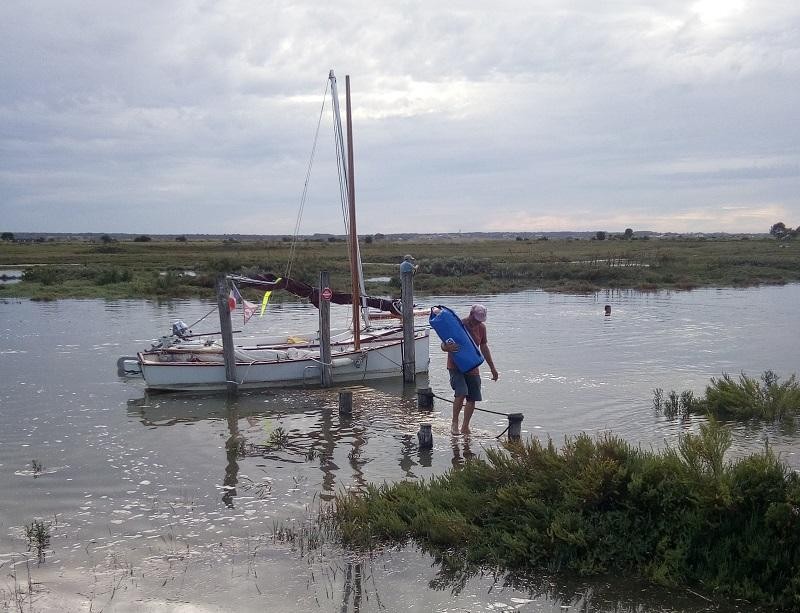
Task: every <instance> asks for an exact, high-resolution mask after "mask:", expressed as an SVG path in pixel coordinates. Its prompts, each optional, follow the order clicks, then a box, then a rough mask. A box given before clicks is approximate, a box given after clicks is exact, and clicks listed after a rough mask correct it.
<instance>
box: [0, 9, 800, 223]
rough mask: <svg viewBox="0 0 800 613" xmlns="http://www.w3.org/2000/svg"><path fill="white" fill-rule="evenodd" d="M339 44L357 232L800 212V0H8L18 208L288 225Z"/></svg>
mask: <svg viewBox="0 0 800 613" xmlns="http://www.w3.org/2000/svg"><path fill="white" fill-rule="evenodd" d="M445 5H447V6H449V7H452V8H440V7H444V6H445ZM331 68H333V69H334V70H335V71H336V74H337V76H338V77H339V87H340V89H341V96H342V104H344V100H343V96H344V75H345V74H349V75H351V81H352V92H353V111H354V138H355V155H356V160H355V177H356V202H357V207H358V231H359V233H360V234H371V233H376V232H382V233H393V232H454V231H459V230H460V231H465V232H466V231H549V230H550V231H554V230H588V231H595V230H608V231H622V230H624V229H625V228H627V227H631V228H633V229H634V230H637V229H641V230H644V229H648V230H656V231H676V232H687V231H700V232H711V231H728V232H739V231H743V232H766V231H767V230H768V229H769V227H770V226H771V225H772V224H773V223H775V222H776V221H784V222H785V223H786V224H787V225H788V226H792V227H794V226H798V225H800V2H797V0H761V1H759V2H755V1H751V0H699V1H681V0H654V1H651V2H631V1H627V0H607V1H605V2H598V1H597V0H577V1H572V2H570V1H568V0H552V1H534V0H530V1H525V0H521V1H518V2H513V1H503V0H499V1H498V0H494V1H493V2H486V1H480V2H478V1H475V2H453V3H436V2H404V1H393V2H383V1H358V0H345V1H339V2H336V3H328V2H325V3H315V2H269V1H264V0H251V1H249V2H247V1H239V0H213V1H212V0H208V1H200V0H150V1H145V0H138V1H135V2H124V1H113V2H109V1H108V0H77V1H75V0H52V1H46V0H45V1H37V0H3V2H2V3H0V230H3V231H12V232H24V231H40V232H133V233H152V234H158V233H246V234H251V233H255V234H291V233H292V232H293V231H294V228H295V224H296V220H297V213H298V210H299V204H300V200H301V194H302V192H303V184H304V178H305V175H306V169H307V166H308V161H309V156H310V154H311V149H312V145H313V142H314V132H315V129H316V126H317V121H318V118H319V113H320V108H321V106H322V102H323V94H324V92H325V87H326V78H327V75H328V71H329V69H331ZM329 110H330V104H329V101H326V105H325V115H324V119H323V123H322V127H321V131H320V138H319V144H318V149H317V156H316V160H315V163H314V166H313V170H312V174H311V180H310V183H309V192H308V200H307V203H306V205H305V209H304V213H303V217H302V222H301V225H300V233H302V234H311V233H314V232H335V233H341V232H343V226H342V220H341V209H340V205H339V201H338V191H337V189H338V188H337V182H336V179H335V174H334V173H335V170H334V161H333V159H334V158H333V155H334V149H333V137H332V129H331V118H330V113H329Z"/></svg>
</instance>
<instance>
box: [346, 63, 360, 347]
mask: <svg viewBox="0 0 800 613" xmlns="http://www.w3.org/2000/svg"><path fill="white" fill-rule="evenodd" d="M344 86H345V113H346V117H347V200H348V216H349V217H350V220H349V224H348V225H349V226H350V240H349V243H350V278H351V280H352V287H353V294H352V296H353V348H354V349H355V350H356V351H358V350H359V349H361V318H360V316H359V311H360V308H361V283H360V279H359V273H358V271H359V263H358V232H357V231H356V181H355V172H354V170H353V118H352V114H351V110H350V75H345V77H344Z"/></svg>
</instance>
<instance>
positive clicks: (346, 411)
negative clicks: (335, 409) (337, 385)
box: [339, 390, 353, 417]
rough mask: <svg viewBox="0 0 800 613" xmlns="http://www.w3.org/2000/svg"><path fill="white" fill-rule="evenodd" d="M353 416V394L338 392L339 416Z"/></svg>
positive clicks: (345, 391)
mask: <svg viewBox="0 0 800 613" xmlns="http://www.w3.org/2000/svg"><path fill="white" fill-rule="evenodd" d="M352 414H353V392H351V391H350V390H342V391H341V392H339V415H343V416H345V417H350V416H351V415H352Z"/></svg>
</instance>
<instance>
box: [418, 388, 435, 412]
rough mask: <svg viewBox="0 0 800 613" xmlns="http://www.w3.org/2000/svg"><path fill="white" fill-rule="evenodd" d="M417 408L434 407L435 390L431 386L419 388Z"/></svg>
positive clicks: (427, 408) (428, 408) (426, 408)
mask: <svg viewBox="0 0 800 613" xmlns="http://www.w3.org/2000/svg"><path fill="white" fill-rule="evenodd" d="M417 408H418V409H425V410H430V409H432V408H433V390H432V389H431V388H429V387H418V388H417Z"/></svg>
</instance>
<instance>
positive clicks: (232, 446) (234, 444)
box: [222, 403, 241, 509]
mask: <svg viewBox="0 0 800 613" xmlns="http://www.w3.org/2000/svg"><path fill="white" fill-rule="evenodd" d="M228 432H229V434H230V436H228V440H227V441H225V455H226V456H227V458H228V464H227V465H226V466H225V480H224V481H223V485H224V486H225V493H224V494H222V502H224V503H225V506H226V507H228V508H230V509H232V508H233V500H234V498H236V484H237V483H238V482H239V463H238V462H237V461H236V460H238V459H239V441H240V439H241V437H240V436H239V410H238V408H237V407H236V405H235V404H232V403H229V404H228Z"/></svg>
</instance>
